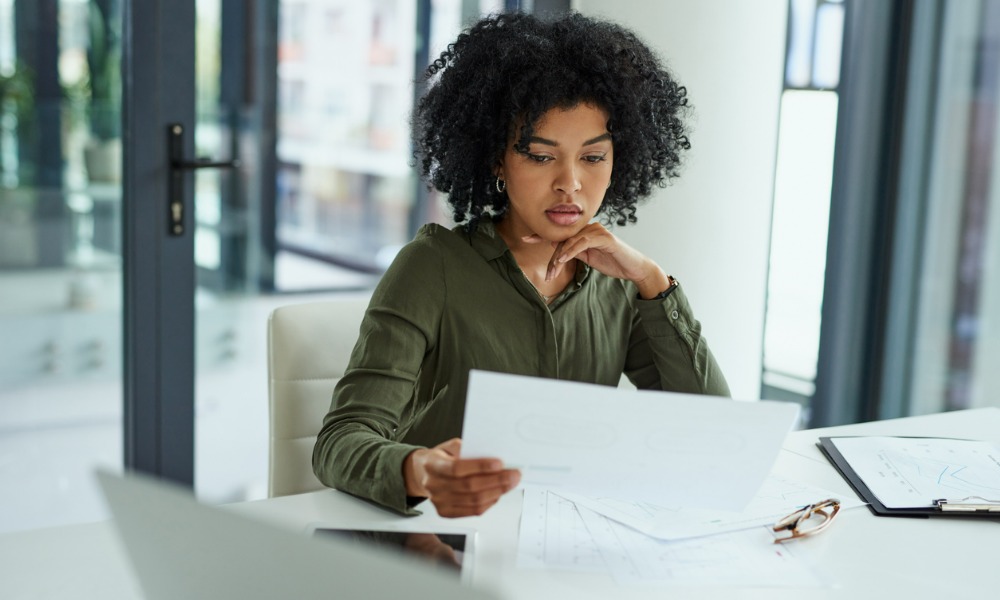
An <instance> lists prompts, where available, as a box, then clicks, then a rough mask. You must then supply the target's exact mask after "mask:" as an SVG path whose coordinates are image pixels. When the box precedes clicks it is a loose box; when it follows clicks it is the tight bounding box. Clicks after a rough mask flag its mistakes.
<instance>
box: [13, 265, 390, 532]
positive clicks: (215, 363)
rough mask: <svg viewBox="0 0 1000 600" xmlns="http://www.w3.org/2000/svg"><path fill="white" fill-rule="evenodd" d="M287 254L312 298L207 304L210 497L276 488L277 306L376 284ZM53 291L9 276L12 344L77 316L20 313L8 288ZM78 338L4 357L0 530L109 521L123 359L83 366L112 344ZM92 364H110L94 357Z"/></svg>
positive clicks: (203, 394) (204, 470)
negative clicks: (272, 387)
mask: <svg viewBox="0 0 1000 600" xmlns="http://www.w3.org/2000/svg"><path fill="white" fill-rule="evenodd" d="M278 261H279V262H278V265H277V269H276V272H277V273H278V275H279V280H278V283H279V286H280V287H283V288H285V289H286V290H290V291H293V292H294V291H298V292H302V293H289V294H280V295H272V296H257V297H250V298H241V299H235V300H216V301H213V302H207V303H203V302H199V312H198V319H199V331H198V348H199V359H198V367H197V391H196V425H195V463H196V464H195V479H196V481H195V489H196V492H197V494H198V496H199V498H200V499H201V500H202V501H204V502H208V503H226V502H237V501H243V500H251V499H258V498H264V497H266V495H267V437H268V436H267V419H268V415H267V366H266V365H267V363H266V356H267V346H266V323H267V315H268V314H269V313H270V311H271V310H272V309H274V308H275V307H277V306H281V305H286V304H294V303H297V302H311V301H316V300H320V299H323V298H324V297H327V293H304V290H307V289H316V288H323V287H326V288H331V287H340V288H344V287H347V288H354V289H357V288H364V287H366V286H368V287H370V286H371V285H372V284H373V278H372V276H366V275H358V274H356V273H353V272H347V271H343V270H340V269H337V268H335V267H330V266H328V265H325V264H323V263H318V262H315V261H311V260H309V259H304V258H302V257H297V256H294V255H279V257H278ZM50 283H51V282H50ZM112 287H113V286H112ZM43 288H44V284H43V283H42V282H41V281H32V282H30V285H23V282H21V283H19V284H14V283H12V282H11V281H9V280H0V290H2V291H0V297H4V298H6V302H5V301H4V300H0V332H4V333H5V334H4V335H3V337H5V338H6V337H7V335H11V338H8V341H16V340H15V338H25V337H32V336H33V337H34V338H36V339H37V338H38V336H39V332H40V328H41V327H42V326H43V325H41V324H44V326H49V325H50V324H51V323H53V322H57V321H65V319H66V318H68V317H66V315H65V314H59V313H56V312H54V311H56V310H57V309H56V308H54V307H46V309H45V310H46V311H47V312H45V314H44V315H42V317H40V318H39V319H38V321H37V322H36V323H33V322H32V321H31V319H29V318H24V317H19V316H18V315H17V314H12V312H11V304H10V303H11V302H13V300H11V298H12V294H8V293H7V292H8V291H13V290H16V291H17V294H20V295H21V296H22V298H21V300H24V299H25V297H27V298H30V296H31V294H32V290H34V291H35V293H38V291H39V290H41V289H43ZM107 288H108V286H104V285H101V283H100V282H98V285H97V286H96V289H95V290H93V291H94V292H95V293H97V294H98V295H100V294H101V293H104V292H105V291H106V290H107ZM341 293H352V294H363V293H364V292H357V291H355V292H341ZM100 301H101V300H100V298H97V299H96V300H95V302H97V303H100ZM203 304H204V306H202V305H203ZM116 310H117V309H116ZM67 314H68V313H67ZM109 314H114V315H117V314H118V313H109ZM74 318H76V317H74ZM81 318H82V317H81ZM95 318H96V317H93V316H91V317H90V318H89V320H86V321H80V320H76V321H72V322H69V325H65V327H64V328H63V330H61V331H60V332H59V334H60V335H61V336H62V338H60V339H65V338H66V336H68V335H71V334H75V333H77V332H79V331H80V330H81V329H86V327H83V326H81V325H80V323H83V324H87V323H91V322H92V321H93V320H94V319H95ZM106 320H107V321H108V322H111V323H113V322H114V319H106ZM19 328H20V329H19ZM98 328H99V329H102V332H101V335H106V336H108V338H109V339H114V338H115V337H116V336H120V330H118V331H117V332H116V331H110V332H109V331H108V329H112V330H113V329H114V328H113V327H106V326H103V325H102V326H100V327H98ZM32 332H34V333H32ZM220 332H221V333H220ZM88 335H90V334H88ZM93 335H97V334H93ZM73 339H74V340H75V341H73V342H60V343H61V345H62V346H63V347H59V348H52V346H53V345H54V342H48V343H47V344H45V347H44V348H42V350H41V351H40V352H41V353H42V355H41V356H36V354H38V352H35V351H29V352H16V353H15V352H13V351H11V353H10V354H12V356H8V355H4V356H0V362H4V363H7V369H6V370H2V371H0V375H6V377H0V498H2V500H0V533H3V532H9V531H16V530H24V529H33V528H38V527H46V526H54V525H63V524H70V523H83V522H90V521H97V520H102V519H104V518H107V512H106V509H105V507H104V505H103V501H102V500H101V497H100V494H99V492H98V490H97V488H96V485H95V483H94V478H93V471H94V469H95V468H98V467H100V468H106V469H110V470H113V471H120V470H121V469H122V466H121V465H122V427H121V423H122V410H121V406H122V390H121V378H120V367H118V366H117V363H116V362H115V361H109V362H112V363H115V364H112V365H102V366H99V367H93V366H92V365H91V366H90V367H88V369H89V370H86V371H83V370H78V369H76V367H75V365H76V363H77V362H79V361H78V359H79V358H80V357H81V356H83V355H81V354H80V353H81V352H85V351H86V352H91V353H92V354H93V353H94V352H96V350H93V348H94V347H96V346H97V345H99V344H100V343H101V342H97V341H85V340H84V339H83V338H80V339H78V340H77V339H76V338H73ZM87 339H90V338H87ZM94 339H98V338H96V337H95V338H94ZM40 343H41V342H38V341H36V345H37V344H40ZM103 343H104V344H105V345H106V346H109V347H107V348H102V351H103V352H105V353H110V354H115V353H116V352H117V355H118V356H120V350H119V348H120V347H116V346H115V345H114V342H113V341H112V342H103ZM81 344H82V346H80V345H81ZM3 346H10V344H3ZM78 346H80V347H84V348H85V350H78V349H77V347H78ZM86 348H90V350H86ZM46 353H47V354H46ZM0 354H2V353H0ZM25 356H27V358H25ZM88 360H89V361H90V363H97V362H99V361H97V360H94V359H93V358H92V357H91V359H88ZM18 361H21V362H20V363H19V362H18ZM32 361H34V362H32ZM36 363H37V364H36ZM24 367H28V369H27V371H28V372H35V371H38V372H39V373H42V374H43V375H44V376H37V377H30V378H24V376H23V375H21V379H17V378H15V377H14V375H16V374H17V373H23V372H25V370H26V369H25V368H24ZM81 369H82V367H81Z"/></svg>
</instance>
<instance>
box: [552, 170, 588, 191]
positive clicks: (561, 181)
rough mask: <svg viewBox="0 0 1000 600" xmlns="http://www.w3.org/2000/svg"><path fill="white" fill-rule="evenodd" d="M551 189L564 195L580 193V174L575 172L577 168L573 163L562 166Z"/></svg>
mask: <svg viewBox="0 0 1000 600" xmlns="http://www.w3.org/2000/svg"><path fill="white" fill-rule="evenodd" d="M553 187H554V188H555V189H556V190H558V191H560V192H563V193H565V194H572V193H575V192H578V191H580V188H581V187H582V184H581V183H580V174H579V173H578V172H577V166H576V165H575V164H573V163H569V164H567V165H564V166H563V167H562V168H561V169H560V170H559V173H558V174H557V175H556V179H555V181H554V182H553Z"/></svg>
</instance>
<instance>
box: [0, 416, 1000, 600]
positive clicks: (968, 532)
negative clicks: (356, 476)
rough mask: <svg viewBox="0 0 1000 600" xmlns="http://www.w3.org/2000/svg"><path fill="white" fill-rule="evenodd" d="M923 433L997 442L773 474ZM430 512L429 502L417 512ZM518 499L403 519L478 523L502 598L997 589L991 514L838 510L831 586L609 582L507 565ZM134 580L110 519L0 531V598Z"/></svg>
mask: <svg viewBox="0 0 1000 600" xmlns="http://www.w3.org/2000/svg"><path fill="white" fill-rule="evenodd" d="M856 434H861V435H927V436H945V437H947V436H950V437H968V438H976V439H985V440H992V441H1000V409H996V408H988V409H978V410H971V411H962V412H957V413H945V414H940V415H931V416H925V417H911V418H907V419H896V420H892V421H881V422H873V423H863V424H859V425H850V426H844V427H833V428H828V429H817V430H809V431H800V432H795V433H793V434H791V435H790V436H789V438H788V440H787V441H786V443H785V447H784V450H783V451H782V453H781V455H780V457H779V459H778V463H777V465H776V466H775V472H776V473H777V474H780V475H784V476H787V477H791V478H796V479H799V480H802V481H806V482H809V483H813V484H815V485H819V486H822V487H826V488H828V489H831V490H833V491H836V492H838V493H843V494H845V495H848V494H852V493H853V492H851V490H850V488H849V487H848V486H847V484H846V483H845V482H844V480H843V479H842V478H841V477H840V475H839V474H838V473H837V472H836V471H835V470H834V469H833V467H831V466H830V465H829V464H828V463H827V461H826V459H825V458H824V457H823V456H822V454H821V453H820V452H819V450H818V449H817V448H816V447H815V440H816V438H817V437H819V436H820V435H856ZM228 508H229V509H231V510H234V511H237V512H239V513H242V514H244V515H247V516H250V517H253V518H258V519H262V520H266V521H270V522H273V523H275V524H278V525H281V526H285V527H289V528H293V529H296V530H302V529H303V528H304V527H305V525H306V524H308V523H310V522H313V521H324V522H332V523H338V522H339V523H343V524H349V523H351V522H352V521H355V522H356V521H359V520H364V521H368V522H394V521H398V520H399V519H402V518H403V517H398V516H395V515H393V514H391V513H388V512H386V511H383V510H381V509H379V508H376V507H373V506H371V505H369V504H367V503H365V502H362V501H360V500H357V499H355V498H352V497H350V496H347V495H344V494H341V493H338V492H336V491H333V490H325V491H320V492H313V493H310V494H302V495H298V496H287V497H283V498H273V499H269V500H261V501H257V502H247V503H242V504H235V505H231V506H230V507H228ZM426 508H427V509H429V508H430V507H426ZM520 509H521V498H520V495H519V494H516V493H515V494H509V495H508V496H506V497H505V498H504V499H503V500H502V501H501V502H500V503H499V504H498V505H497V506H495V507H493V508H492V509H491V510H490V511H489V512H488V513H487V514H486V515H484V516H482V517H473V518H466V519H459V520H445V519H441V518H440V517H438V516H437V515H436V514H433V513H432V511H429V513H428V514H424V515H422V516H420V517H415V518H413V519H409V520H408V522H409V523H413V524H414V525H415V526H420V525H421V524H423V525H424V526H427V527H430V528H433V526H434V524H435V523H440V522H442V521H446V522H447V523H448V524H450V525H452V526H455V525H461V526H463V527H473V528H475V529H477V530H479V532H480V534H479V539H478V542H479V546H478V548H479V553H478V554H477V564H476V566H475V569H476V570H475V575H476V581H477V583H480V582H481V583H483V584H485V585H489V586H490V587H493V588H494V589H498V590H500V591H501V592H502V593H503V594H504V596H505V597H507V598H511V599H515V598H516V599H531V598H539V599H541V598H546V599H549V598H572V599H574V600H575V599H587V598H601V599H605V598H615V600H627V599H630V598H665V597H670V598H672V599H678V598H699V599H700V598H709V599H712V598H719V599H722V598H725V599H730V598H760V599H761V600H781V599H787V600H804V599H806V598H808V599H809V600H813V599H820V600H822V599H835V598H836V599H847V598H850V599H851V600H860V599H865V598H879V599H893V600H894V599H896V598H906V599H922V598H934V599H935V600H941V599H951V598H974V599H979V598H982V599H985V598H993V597H996V595H997V593H998V590H1000V564H998V561H997V559H998V557H1000V521H988V520H980V519H976V520H961V519H946V518H934V519H905V518H886V517H875V516H873V515H872V514H871V512H870V511H868V509H867V508H858V509H854V510H850V511H845V512H843V513H842V514H841V515H840V516H839V517H837V522H836V523H834V524H833V526H832V527H831V528H830V529H829V530H828V531H827V532H825V533H823V534H822V535H819V536H817V537H814V538H809V539H806V540H804V541H801V542H796V543H797V544H799V547H800V548H801V551H802V552H804V553H806V554H808V555H809V556H810V557H812V558H813V559H815V560H817V561H818V562H819V563H820V564H822V565H825V566H826V568H827V569H828V571H829V572H830V574H831V575H832V576H833V579H834V580H836V581H837V583H838V586H837V587H835V588H825V589H794V588H788V589H786V588H732V587H713V588H702V589H692V588H677V587H673V588H666V589H664V588H642V587H620V586H617V585H616V584H615V583H614V581H613V580H612V579H611V577H610V575H599V574H593V573H591V574H580V573H569V572H562V571H534V570H525V569H518V568H517V567H516V566H515V550H516V548H517V530H518V519H519V516H520ZM139 596H140V594H139V592H138V586H137V584H136V582H135V580H134V578H133V576H132V575H131V573H130V572H129V570H128V565H127V560H126V558H125V556H124V555H123V553H122V550H121V549H120V548H119V546H118V544H117V540H116V539H115V537H114V535H113V532H112V530H111V527H110V524H109V523H95V524H91V525H78V526H70V527H59V528H52V529H43V530H37V531H28V532H20V533H15V534H8V535H5V536H0V597H3V598H5V599H16V598H102V599H103V598H135V597H139Z"/></svg>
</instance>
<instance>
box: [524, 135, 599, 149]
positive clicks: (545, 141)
mask: <svg viewBox="0 0 1000 600" xmlns="http://www.w3.org/2000/svg"><path fill="white" fill-rule="evenodd" d="M610 139H611V134H610V133H602V134H601V135H599V136H597V137H595V138H591V139H589V140H587V141H586V142H584V143H583V144H581V145H582V146H589V145H591V144H596V143H597V142H603V141H605V140H610ZM528 143H529V144H542V145H545V146H559V142H557V141H554V140H549V139H546V138H543V137H538V136H537V135H533V136H531V137H530V138H528Z"/></svg>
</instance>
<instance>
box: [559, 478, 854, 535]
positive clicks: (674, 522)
mask: <svg viewBox="0 0 1000 600" xmlns="http://www.w3.org/2000/svg"><path fill="white" fill-rule="evenodd" d="M558 493H560V494H561V495H562V496H563V497H565V498H566V499H567V500H571V501H572V502H573V503H574V504H576V505H577V506H578V507H584V508H587V509H590V510H592V511H594V512H597V513H599V514H601V515H603V516H605V517H608V518H609V519H611V520H613V521H616V522H618V523H621V524H623V525H627V526H628V527H631V528H632V529H635V530H637V531H639V532H641V533H644V534H646V535H648V536H651V537H654V538H657V539H661V540H680V539H685V538H694V537H700V536H706V535H714V534H717V533H724V532H727V531H739V530H742V529H750V528H753V527H761V526H769V525H773V524H774V523H776V522H777V521H778V520H779V519H781V518H782V517H784V516H785V515H788V514H790V513H793V512H795V511H796V510H798V509H799V508H801V507H803V506H805V505H807V504H811V503H813V502H819V501H821V500H825V499H827V498H836V499H838V500H840V502H841V510H845V509H849V508H854V507H858V506H864V502H861V501H860V500H857V499H856V498H854V497H853V494H852V495H851V497H845V496H842V495H839V494H836V493H834V492H831V491H829V490H826V489H823V488H820V487H816V486H814V485H809V484H807V483H803V482H799V481H792V480H790V479H785V478H782V477H777V476H774V475H771V476H769V477H768V478H767V479H766V480H765V481H764V485H763V486H761V488H760V490H759V491H758V492H757V495H756V496H754V498H753V500H751V501H750V504H748V505H747V507H746V508H745V509H743V510H742V511H739V512H735V511H721V510H708V509H700V508H677V507H667V506H662V505H659V504H653V503H650V502H636V501H632V500H625V499H621V498H614V497H595V496H583V495H581V494H574V493H572V492H558Z"/></svg>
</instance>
